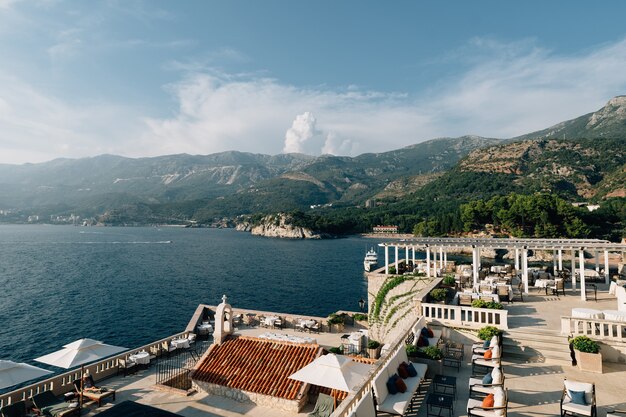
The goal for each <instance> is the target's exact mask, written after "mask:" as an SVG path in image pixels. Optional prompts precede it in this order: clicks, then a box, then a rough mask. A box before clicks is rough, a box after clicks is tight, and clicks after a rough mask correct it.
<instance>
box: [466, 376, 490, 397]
mask: <svg viewBox="0 0 626 417" xmlns="http://www.w3.org/2000/svg"><path fill="white" fill-rule="evenodd" d="M482 383H483V380H482V379H480V378H470V380H469V386H470V387H472V391H474V392H480V393H482V394H493V393H494V387H492V386H488V387H486V386H484V385H482Z"/></svg>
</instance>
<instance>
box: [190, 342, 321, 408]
mask: <svg viewBox="0 0 626 417" xmlns="http://www.w3.org/2000/svg"><path fill="white" fill-rule="evenodd" d="M320 352H321V348H320V347H319V345H310V344H296V343H286V342H279V341H275V340H268V339H258V338H254V337H247V336H229V337H228V338H227V339H226V340H225V341H224V343H222V344H221V345H213V346H211V348H210V350H209V352H208V353H207V354H206V355H205V356H204V357H203V358H202V359H201V361H200V362H199V363H198V365H197V366H196V371H195V372H194V374H193V379H194V380H198V381H204V382H208V383H212V384H218V385H223V386H226V387H230V388H235V389H240V390H243V391H249V392H255V393H259V394H264V395H270V396H273V397H279V398H285V399H288V400H293V399H296V397H297V395H298V393H299V391H300V389H301V388H302V385H303V382H300V381H295V380H293V379H289V378H288V376H289V375H291V374H293V373H295V372H296V371H298V370H299V369H301V368H303V367H305V366H306V365H308V364H309V363H311V362H313V360H314V359H315V358H316V357H317V356H318V355H319V354H320Z"/></svg>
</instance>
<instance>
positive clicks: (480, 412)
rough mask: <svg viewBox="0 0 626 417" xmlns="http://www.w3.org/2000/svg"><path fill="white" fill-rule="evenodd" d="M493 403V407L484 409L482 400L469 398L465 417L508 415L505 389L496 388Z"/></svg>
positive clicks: (507, 400)
mask: <svg viewBox="0 0 626 417" xmlns="http://www.w3.org/2000/svg"><path fill="white" fill-rule="evenodd" d="M494 397H495V402H494V405H493V407H484V406H483V402H482V400H475V399H473V398H470V399H469V400H467V417H474V416H482V417H500V416H504V417H506V415H507V414H508V413H507V411H508V408H509V396H508V392H507V390H505V389H502V388H498V393H497V394H496V395H494Z"/></svg>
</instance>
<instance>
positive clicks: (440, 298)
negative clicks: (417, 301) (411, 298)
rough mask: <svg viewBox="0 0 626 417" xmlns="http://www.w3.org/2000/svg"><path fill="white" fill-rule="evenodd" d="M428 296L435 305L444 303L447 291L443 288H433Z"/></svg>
mask: <svg viewBox="0 0 626 417" xmlns="http://www.w3.org/2000/svg"><path fill="white" fill-rule="evenodd" d="M429 295H430V298H432V299H433V300H434V301H435V302H436V303H445V301H446V297H447V296H448V290H447V289H445V288H435V289H434V290H431V291H430V293H429Z"/></svg>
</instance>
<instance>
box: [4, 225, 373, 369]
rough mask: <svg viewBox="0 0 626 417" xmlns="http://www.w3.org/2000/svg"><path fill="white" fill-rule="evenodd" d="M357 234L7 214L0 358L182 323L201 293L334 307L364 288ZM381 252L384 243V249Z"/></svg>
mask: <svg viewBox="0 0 626 417" xmlns="http://www.w3.org/2000/svg"><path fill="white" fill-rule="evenodd" d="M376 243H378V242H377V241H373V240H366V239H362V238H358V237H354V238H346V239H337V240H322V241H312V240H310V241H309V240H302V241H291V240H282V239H267V238H261V237H254V236H251V235H250V234H248V233H242V232H236V231H234V230H217V229H178V228H161V229H157V228H83V227H72V226H67V227H64V226H6V225H5V226H0V291H1V293H0V297H1V298H0V300H1V301H0V359H11V360H16V361H26V362H29V363H33V364H36V363H35V362H33V361H32V359H33V358H35V357H38V356H40V355H43V354H46V353H49V352H52V351H54V350H57V349H60V348H61V346H62V345H64V344H66V343H69V342H71V341H74V340H76V339H79V338H82V337H91V338H94V339H97V340H102V341H104V342H106V343H111V344H114V345H120V346H125V347H129V348H132V347H136V346H140V345H142V344H145V343H148V342H151V341H153V340H157V339H159V338H162V337H165V336H169V335H171V334H173V333H176V332H179V331H182V330H183V329H184V327H185V326H186V324H187V322H188V321H189V319H190V318H191V315H192V314H193V312H194V310H195V308H196V307H197V306H198V304H200V303H208V304H213V305H216V304H218V303H219V302H220V299H221V296H222V294H227V295H228V296H229V301H230V302H231V303H232V305H233V306H234V307H240V308H250V309H258V310H269V311H279V312H293V313H296V314H310V315H318V316H326V315H328V314H329V313H331V312H333V311H336V310H339V309H347V310H357V309H358V300H359V299H360V298H361V297H363V298H365V299H366V296H367V285H366V280H365V279H364V277H363V256H364V254H365V250H366V248H367V247H369V246H371V245H374V244H376ZM379 256H380V258H383V257H384V255H383V253H382V252H381V253H380V255H379Z"/></svg>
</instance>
